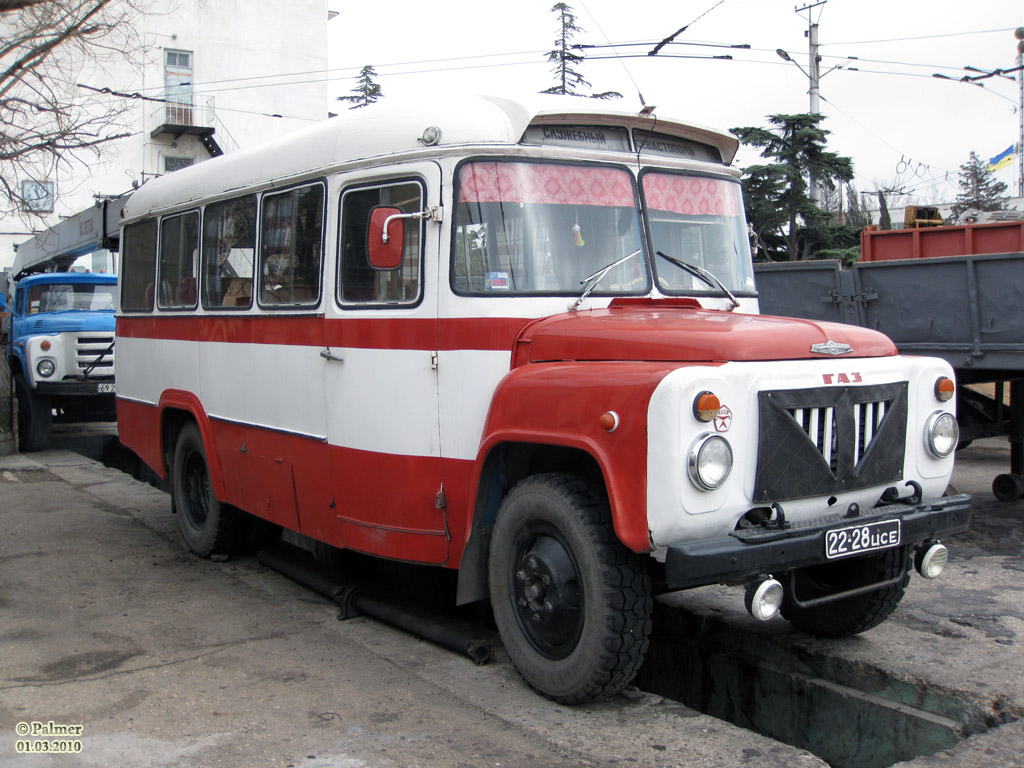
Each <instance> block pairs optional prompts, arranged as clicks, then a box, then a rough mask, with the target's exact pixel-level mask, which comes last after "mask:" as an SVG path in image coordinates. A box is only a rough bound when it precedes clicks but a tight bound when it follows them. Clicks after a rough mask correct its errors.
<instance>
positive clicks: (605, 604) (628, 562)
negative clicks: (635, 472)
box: [489, 473, 653, 704]
mask: <svg viewBox="0 0 1024 768" xmlns="http://www.w3.org/2000/svg"><path fill="white" fill-rule="evenodd" d="M645 566H646V564H645V563H644V561H643V558H642V557H641V556H640V555H637V554H636V553H634V552H631V551H630V550H628V549H626V547H624V546H623V545H622V544H621V543H620V542H619V541H618V539H617V538H616V536H615V532H614V530H613V528H612V522H611V512H610V510H609V507H608V500H607V498H606V497H605V495H604V493H603V492H599V491H597V490H596V489H595V488H594V487H593V486H592V485H591V484H590V483H589V482H587V481H586V480H584V479H583V478H580V477H577V476H574V475H568V474H559V473H549V474H544V475H535V476H533V477H528V478H526V479H525V480H523V481H522V482H520V483H519V484H518V485H516V486H515V487H514V488H513V489H512V490H511V491H510V492H509V493H508V495H507V496H506V497H505V500H504V502H503V503H502V505H501V509H500V510H499V512H498V518H497V521H496V522H495V525H494V530H493V534H492V537H491V548H490V562H489V578H490V593H491V606H492V608H493V610H494V619H495V623H496V624H497V625H498V631H499V632H500V634H501V639H502V642H503V643H504V645H505V650H506V651H507V652H508V655H509V657H510V658H511V660H512V663H513V664H514V665H515V667H516V669H517V670H519V673H520V674H521V675H522V676H523V678H524V679H525V680H526V682H527V683H529V685H530V686H531V687H532V688H534V689H535V690H536V691H538V692H539V693H541V694H542V695H544V696H546V697H547V698H549V699H552V700H553V701H557V702H559V703H562V704H578V703H581V702H585V701H592V700H594V699H600V698H606V697H608V696H612V695H614V694H616V693H618V692H619V691H621V690H622V689H623V688H624V687H625V686H626V685H627V684H628V683H629V682H630V681H631V680H632V679H633V678H634V677H635V676H636V673H637V670H638V669H639V668H640V664H641V663H642V662H643V658H644V654H645V653H646V652H647V646H648V643H649V636H650V632H651V612H652V608H653V599H652V597H651V582H650V576H649V575H648V572H647V568H646V567H645Z"/></svg>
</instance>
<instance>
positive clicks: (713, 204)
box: [640, 171, 754, 295]
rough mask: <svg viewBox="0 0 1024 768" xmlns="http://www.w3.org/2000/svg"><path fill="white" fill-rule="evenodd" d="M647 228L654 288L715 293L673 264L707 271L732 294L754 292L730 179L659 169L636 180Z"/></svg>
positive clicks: (743, 222)
mask: <svg viewBox="0 0 1024 768" xmlns="http://www.w3.org/2000/svg"><path fill="white" fill-rule="evenodd" d="M640 186H641V189H642V191H643V196H644V207H645V212H646V216H647V226H648V228H649V229H650V233H651V242H652V245H653V247H654V252H655V253H658V252H660V253H662V254H664V255H665V257H666V258H655V259H654V269H655V272H656V273H657V276H658V289H659V290H660V291H661V292H662V293H667V294H673V295H675V294H685V293H702V294H708V293H720V292H721V291H720V290H719V289H718V288H717V287H715V286H712V285H709V284H708V281H707V280H705V279H703V278H702V277H700V276H699V275H698V274H695V272H697V271H698V270H688V269H685V268H684V267H683V266H681V265H679V264H677V263H673V261H675V262H684V263H686V264H691V265H693V266H695V267H698V268H700V269H703V270H707V271H708V272H710V273H711V274H712V275H714V276H715V277H716V278H718V280H719V281H721V283H722V285H723V286H724V287H725V288H726V289H727V290H728V291H731V292H733V293H745V294H752V293H753V292H754V274H753V269H754V268H753V264H752V261H751V258H750V248H749V246H748V245H747V226H746V220H745V217H744V214H743V199H742V197H741V195H740V185H739V184H738V183H737V182H734V181H727V180H725V179H718V178H710V177H706V176H692V175H683V174H675V173H665V172H661V171H657V172H655V171H649V172H647V173H644V174H643V176H642V177H641V183H640Z"/></svg>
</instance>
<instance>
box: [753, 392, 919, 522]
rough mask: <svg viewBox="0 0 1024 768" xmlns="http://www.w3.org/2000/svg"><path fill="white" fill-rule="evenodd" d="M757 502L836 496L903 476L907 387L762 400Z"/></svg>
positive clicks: (788, 394)
mask: <svg viewBox="0 0 1024 768" xmlns="http://www.w3.org/2000/svg"><path fill="white" fill-rule="evenodd" d="M758 406H759V421H758V426H759V436H758V451H757V475H756V478H755V487H754V500H755V501H758V502H765V501H767V502H771V501H783V500H785V499H800V498H807V497H810V496H821V495H826V496H828V495H832V494H834V493H838V492H840V491H848V490H853V489H855V488H865V487H867V486H871V485H879V484H882V483H889V482H894V481H896V480H899V479H901V478H902V477H903V454H904V450H905V448H906V432H907V385H906V383H905V382H903V383H897V384H883V385H878V386H872V387H818V388H814V389H795V390H779V391H773V392H761V393H759V395H758Z"/></svg>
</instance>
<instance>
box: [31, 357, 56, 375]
mask: <svg viewBox="0 0 1024 768" xmlns="http://www.w3.org/2000/svg"><path fill="white" fill-rule="evenodd" d="M56 370H57V366H56V365H54V364H53V360H50V359H49V358H43V359H42V360H40V361H39V362H38V363H36V373H38V374H39V375H40V376H42V377H43V378H49V377H50V376H53V372H54V371H56Z"/></svg>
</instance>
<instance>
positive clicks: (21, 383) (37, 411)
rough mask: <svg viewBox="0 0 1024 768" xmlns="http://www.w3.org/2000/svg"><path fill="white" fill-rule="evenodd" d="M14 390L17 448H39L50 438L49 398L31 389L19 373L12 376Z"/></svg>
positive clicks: (50, 415)
mask: <svg viewBox="0 0 1024 768" xmlns="http://www.w3.org/2000/svg"><path fill="white" fill-rule="evenodd" d="M14 392H15V394H16V395H17V397H18V449H19V450H21V451H38V450H41V449H42V448H44V447H45V446H46V443H47V441H49V439H50V427H51V425H52V423H53V406H52V405H51V403H50V398H49V397H47V396H46V395H40V394H39V393H38V392H36V391H35V390H34V389H32V387H30V386H29V385H28V382H27V381H26V380H25V376H24V375H23V374H20V373H18V374H15V376H14Z"/></svg>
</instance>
